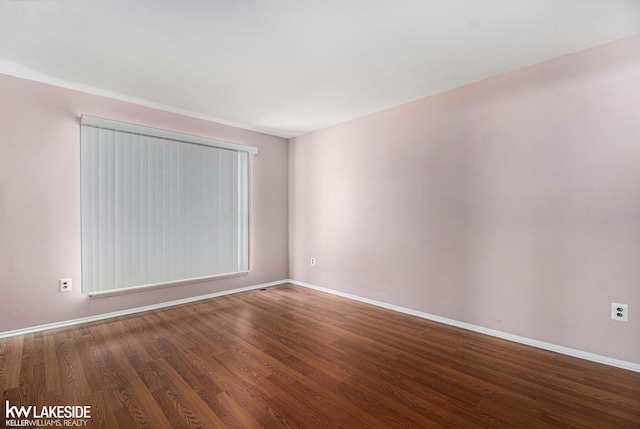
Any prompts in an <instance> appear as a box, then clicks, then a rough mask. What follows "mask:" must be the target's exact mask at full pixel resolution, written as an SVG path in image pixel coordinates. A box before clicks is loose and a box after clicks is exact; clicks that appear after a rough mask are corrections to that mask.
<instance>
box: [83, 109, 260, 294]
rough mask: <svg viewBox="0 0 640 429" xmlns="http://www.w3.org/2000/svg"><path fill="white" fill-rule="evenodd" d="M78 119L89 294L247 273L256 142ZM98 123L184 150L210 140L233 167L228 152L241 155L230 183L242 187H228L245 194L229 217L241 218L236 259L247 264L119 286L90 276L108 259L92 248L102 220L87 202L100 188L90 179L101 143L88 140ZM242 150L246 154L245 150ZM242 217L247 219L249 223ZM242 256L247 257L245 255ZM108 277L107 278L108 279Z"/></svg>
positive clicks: (104, 130)
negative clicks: (209, 137)
mask: <svg viewBox="0 0 640 429" xmlns="http://www.w3.org/2000/svg"><path fill="white" fill-rule="evenodd" d="M80 125H81V141H80V154H81V155H80V163H81V165H80V171H81V177H80V187H81V202H80V205H81V211H82V212H81V220H82V221H81V229H82V231H81V235H82V267H83V268H82V271H83V273H82V274H83V287H82V289H83V293H85V294H87V295H89V296H91V297H101V296H109V295H114V294H121V293H128V292H137V291H139V290H141V289H150V288H159V287H168V286H176V285H181V284H188V283H193V282H199V281H205V280H212V279H219V278H226V277H230V276H237V275H243V274H246V273H248V271H249V268H250V264H249V262H250V261H249V254H250V251H249V250H250V249H249V243H250V238H249V223H250V222H249V212H250V210H249V200H250V195H249V193H250V164H251V162H250V158H251V155H255V154H257V152H258V150H257V148H255V147H249V146H244V145H239V144H235V143H229V142H222V141H217V140H211V139H206V138H203V137H198V136H192V135H188V134H183V133H177V132H173V131H167V130H162V129H158V128H151V127H145V126H142V125H136V124H131V123H127V122H120V121H114V120H110V119H104V118H99V117H95V116H88V115H82V116H81V117H80ZM95 129H97V130H100V131H99V132H101V133H106V135H109V136H111V135H118V136H123V135H126V136H128V137H131V138H133V139H134V141H135V142H136V143H138V140H135V139H140V138H146V137H149V138H150V139H153V140H152V141H153V142H154V143H153V144H155V143H158V144H160V145H163V144H164V145H168V144H172V145H174V146H173V147H174V148H175V147H176V145H178V147H180V148H181V149H179V150H185V151H188V150H192V149H197V150H199V151H200V152H198V153H212V152H208V151H205V152H202V150H204V149H203V148H202V146H206V147H210V148H214V149H223V150H222V151H218V152H217V153H218V154H224V156H225V159H231V160H232V161H231V162H232V164H230V165H231V166H232V168H236V167H233V163H234V162H235V161H233V159H236V158H229V157H237V160H238V166H237V170H238V175H237V176H236V177H237V180H236V182H237V183H232V184H231V185H230V188H233V186H234V185H237V187H238V189H241V190H242V191H243V192H240V191H239V190H238V189H235V188H234V189H232V190H231V191H230V192H232V193H233V192H235V191H237V192H240V193H241V194H242V195H241V196H239V197H237V198H238V201H237V205H238V207H237V208H236V209H237V211H238V213H239V214H238V217H237V218H234V217H233V216H232V217H230V218H229V219H230V222H234V221H233V219H237V222H238V230H239V231H240V230H241V232H239V233H238V236H239V238H238V244H237V247H238V249H240V250H239V251H238V252H243V254H242V255H240V254H238V258H239V261H240V260H241V262H238V265H239V266H242V268H244V267H246V269H240V270H237V271H232V272H221V273H218V272H216V273H212V274H207V275H203V276H195V277H186V278H177V279H176V278H170V279H163V280H162V281H154V282H144V284H129V283H131V282H130V281H127V282H120V283H127V285H126V286H119V285H118V284H115V283H118V282H117V281H114V282H110V281H109V282H107V281H104V280H99V281H93V282H92V280H93V279H95V278H96V277H99V276H97V275H96V271H97V270H96V269H94V267H95V265H96V264H100V263H105V262H104V261H100V260H99V258H100V255H101V253H100V252H99V251H93V252H92V250H91V249H89V247H95V244H94V241H95V240H97V237H98V234H97V233H95V232H94V231H95V228H96V226H95V224H99V223H100V220H99V219H98V218H96V216H98V215H96V212H97V209H92V208H88V204H89V203H88V200H87V199H90V198H95V197H94V196H92V193H97V192H95V188H94V187H89V185H88V183H90V182H92V180H96V179H95V177H97V176H96V175H97V174H98V173H97V170H96V167H95V162H93V160H94V159H95V157H96V154H95V153H96V152H97V149H96V147H97V146H95V145H96V144H100V143H98V142H97V141H92V142H89V140H92V138H91V137H89V135H90V134H89V133H92V132H98V131H95ZM110 133H111V134H110ZM114 133H115V134H114ZM83 138H85V139H86V140H87V141H85V142H83V141H82V139H83ZM126 143H128V142H119V143H118V144H119V145H120V146H121V145H122V144H126ZM83 144H84V145H85V146H84V149H83ZM89 144H92V145H93V146H91V149H90V148H89V146H88V145H89ZM102 144H106V143H102ZM109 144H112V145H113V144H114V143H113V142H111V143H109ZM182 144H185V145H189V146H184V147H183V146H181V145H182ZM193 145H197V146H193ZM154 147H155V148H157V146H154ZM83 150H84V152H83ZM156 150H157V149H156ZM91 151H93V155H87V153H91ZM243 153H244V154H245V155H243ZM87 156H92V157H93V158H91V159H92V162H93V165H92V166H88V165H87V164H88V158H87ZM191 156H193V155H191ZM220 156H222V155H220ZM227 163H228V162H227ZM116 164H117V163H116ZM240 164H242V166H240ZM245 167H246V171H245V170H244V168H245ZM100 168H105V167H104V164H100ZM108 168H109V169H110V171H109V174H113V175H117V174H118V173H117V171H118V168H119V167H117V166H109V167H108ZM156 168H157V167H156ZM233 171H235V170H233ZM233 171H231V172H230V173H228V174H231V175H233ZM154 172H156V170H154ZM241 173H242V174H241ZM214 174H215V173H214ZM220 174H223V173H220ZM231 177H234V176H231ZM225 178H226V176H225ZM123 180H124V179H123ZM232 182H233V180H232ZM101 192H103V193H106V194H108V196H107V197H104V196H102V197H101V198H108V199H109V198H116V199H115V200H114V201H121V200H118V199H117V197H116V196H114V195H115V194H116V192H112V191H101ZM245 192H246V195H245ZM230 198H235V197H233V196H232V197H230ZM109 201H111V200H109ZM233 201H236V200H233ZM115 204H119V203H114V205H115ZM234 204H235V203H234ZM94 205H95V204H94ZM161 207H162V208H161V209H160V210H167V208H166V206H161ZM236 209H233V210H236ZM108 210H113V209H108ZM108 210H107V211H108ZM99 216H102V215H99ZM244 222H246V224H245V223H244ZM131 223H132V224H135V221H134V220H131ZM221 225H222V224H221ZM134 227H135V225H134ZM190 232H192V233H193V231H190ZM243 234H246V237H244V235H243ZM106 235H107V236H108V235H109V234H106ZM232 235H233V234H232ZM104 236H105V234H104V233H103V234H102V236H101V237H102V238H103V241H104ZM111 239H114V240H117V237H109V240H111ZM132 240H133V239H132ZM245 240H246V243H245V244H246V248H245V247H242V243H240V241H245ZM96 256H97V257H98V259H96ZM243 258H246V260H245V259H243ZM91 259H92V260H91ZM242 261H244V262H242ZM113 265H116V264H109V268H108V269H110V270H112V269H115V268H113V267H112V266H113ZM183 265H184V264H183ZM163 271H164V270H163ZM169 271H172V270H171V269H169ZM178 271H179V270H178ZM156 276H157V275H156ZM174 277H175V275H174ZM85 283H86V284H87V286H85ZM105 283H109V284H105ZM111 283H114V284H111ZM91 286H92V287H91Z"/></svg>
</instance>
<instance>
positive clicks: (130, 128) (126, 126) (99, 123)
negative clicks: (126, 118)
mask: <svg viewBox="0 0 640 429" xmlns="http://www.w3.org/2000/svg"><path fill="white" fill-rule="evenodd" d="M80 125H84V126H89V127H95V128H103V129H107V130H115V131H122V132H128V133H134V134H139V135H143V136H149V137H159V138H164V139H167V140H176V141H180V142H186V143H193V144H199V145H205V146H213V147H219V148H222V149H231V150H237V151H240V152H248V153H249V154H250V155H255V154H257V153H258V148H256V147H252V146H244V145H240V144H236V143H229V142H223V141H219V140H212V139H207V138H204V137H198V136H192V135H190V134H183V133H177V132H174V131H167V130H163V129H160V128H153V127H145V126H143V125H137V124H131V123H128V122H121V121H115V120H112V119H104V118H99V117H97V116H89V115H82V116H80Z"/></svg>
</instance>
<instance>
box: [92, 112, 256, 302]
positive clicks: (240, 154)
mask: <svg viewBox="0 0 640 429" xmlns="http://www.w3.org/2000/svg"><path fill="white" fill-rule="evenodd" d="M80 129H81V133H80V197H81V229H82V289H83V292H84V293H87V294H90V295H100V294H105V293H113V291H115V290H118V291H120V290H122V289H127V288H139V287H148V286H159V285H168V284H169V285H170V284H176V283H179V282H183V281H189V280H197V279H204V278H210V277H214V276H223V275H229V274H236V273H244V272H247V271H248V270H249V156H250V155H251V154H255V153H257V149H255V148H251V147H246V146H240V145H235V144H230V143H224V142H216V141H212V140H207V139H203V138H200V137H194V136H188V135H184V134H178V133H173V132H168V131H163V130H158V129H154V128H147V127H142V126H138V125H133V124H127V123H123V122H117V121H111V120H107V119H102V118H96V117H91V116H86V115H83V116H82V118H81V126H80Z"/></svg>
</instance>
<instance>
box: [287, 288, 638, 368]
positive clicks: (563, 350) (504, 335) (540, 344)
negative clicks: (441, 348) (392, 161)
mask: <svg viewBox="0 0 640 429" xmlns="http://www.w3.org/2000/svg"><path fill="white" fill-rule="evenodd" d="M287 282H288V283H291V284H294V285H297V286H302V287H306V288H308V289H313V290H317V291H319V292H325V293H329V294H332V295H337V296H340V297H343V298H348V299H352V300H354V301H360V302H364V303H366V304H371V305H375V306H377V307H382V308H386V309H388V310H393V311H397V312H399V313H404V314H410V315H412V316H416V317H420V318H422V319H427V320H431V321H434V322H439V323H444V324H445V325H450V326H455V327H457V328H462V329H466V330H468V331H473V332H478V333H480V334H485V335H490V336H492V337H496V338H501V339H503V340H509V341H513V342H515V343H520V344H524V345H527V346H532V347H537V348H539V349H543V350H548V351H552V352H556V353H560V354H563V355H567V356H572V357H577V358H580V359H585V360H588V361H592V362H597V363H601V364H605V365H609V366H613V367H616V368H622V369H626V370H629V371H634V372H640V364H637V363H634V362H627V361H623V360H619V359H614V358H611V357H608V356H602V355H598V354H595V353H590V352H585V351H582V350H576V349H572V348H569V347H564V346H559V345H557V344H551V343H547V342H544V341H538V340H534V339H531V338H527V337H522V336H520V335H514V334H510V333H508V332H503V331H498V330H496V329H490V328H485V327H483V326H478V325H473V324H471V323H466V322H460V321H458V320H454V319H448V318H446V317H441V316H436V315H434V314H429V313H424V312H422V311H417V310H412V309H410V308H406V307H400V306H398V305H393V304H387V303H386V302H381V301H376V300H373V299H369V298H363V297H361V296H358V295H352V294H350V293H345V292H340V291H337V290H334V289H329V288H325V287H321V286H316V285H313V284H310V283H305V282H301V281H297V280H292V279H289V280H288V281H287Z"/></svg>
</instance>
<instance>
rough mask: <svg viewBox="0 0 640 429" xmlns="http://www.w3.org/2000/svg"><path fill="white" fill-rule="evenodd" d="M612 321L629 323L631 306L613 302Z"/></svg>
mask: <svg viewBox="0 0 640 429" xmlns="http://www.w3.org/2000/svg"><path fill="white" fill-rule="evenodd" d="M611 319H613V320H618V321H620V322H627V321H628V320H629V305H628V304H620V303H617V302H612V303H611Z"/></svg>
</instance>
